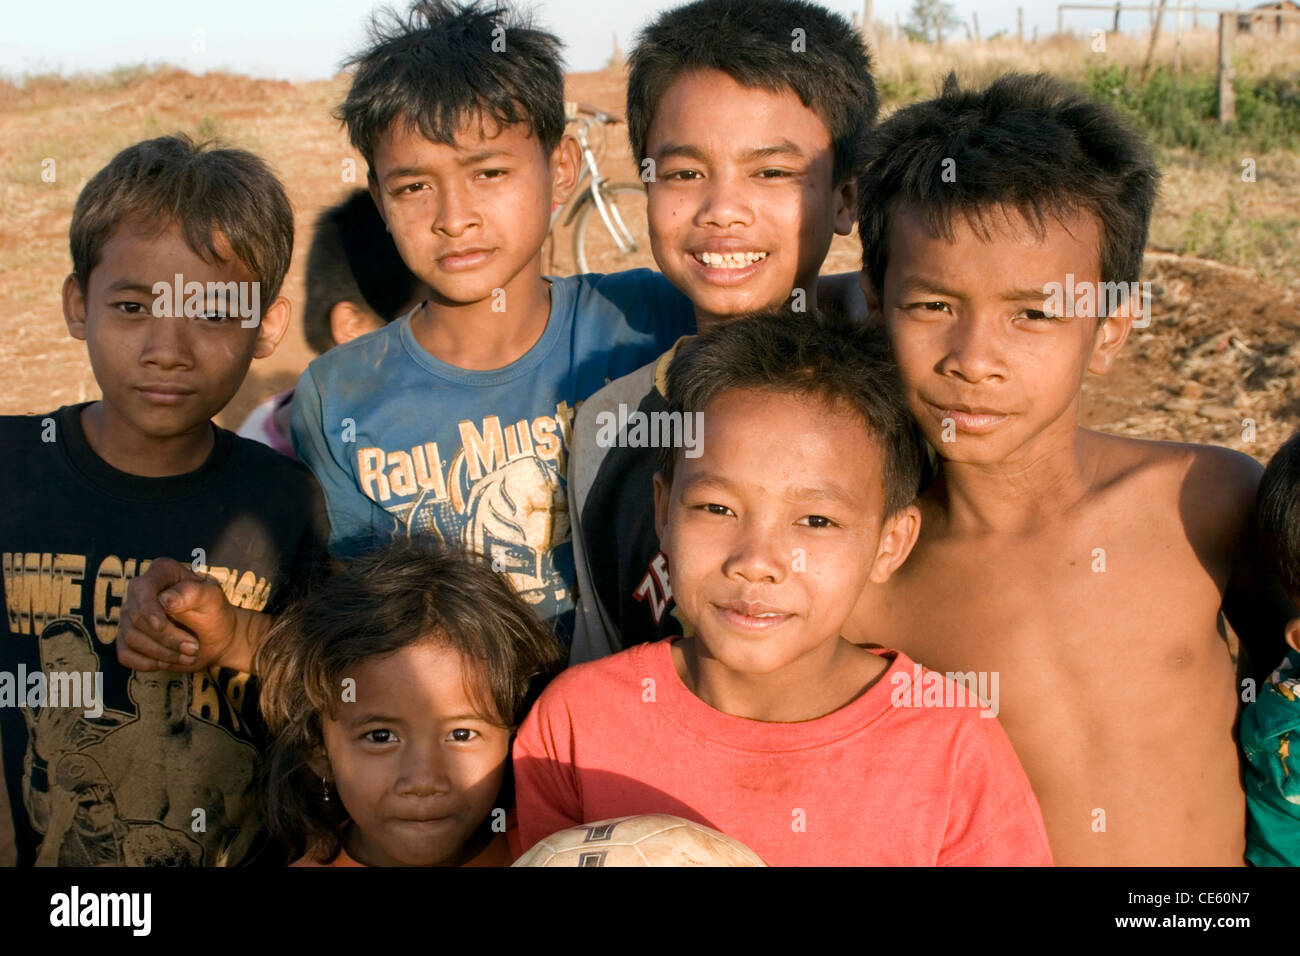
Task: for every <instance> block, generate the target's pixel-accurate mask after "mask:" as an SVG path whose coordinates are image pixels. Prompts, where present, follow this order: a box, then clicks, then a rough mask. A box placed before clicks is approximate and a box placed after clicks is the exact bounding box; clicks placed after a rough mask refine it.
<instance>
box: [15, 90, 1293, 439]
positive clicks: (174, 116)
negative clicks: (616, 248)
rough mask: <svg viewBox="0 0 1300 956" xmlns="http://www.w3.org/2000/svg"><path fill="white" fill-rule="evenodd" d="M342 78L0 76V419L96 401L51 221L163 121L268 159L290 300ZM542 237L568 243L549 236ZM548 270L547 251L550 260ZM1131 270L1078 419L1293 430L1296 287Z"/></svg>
mask: <svg viewBox="0 0 1300 956" xmlns="http://www.w3.org/2000/svg"><path fill="white" fill-rule="evenodd" d="M345 88H346V81H345V79H344V78H341V77H340V78H336V79H334V80H330V81H320V82H314V83H300V84H290V83H287V82H281V81H269V80H255V79H249V78H245V77H235V76H228V75H224V74H209V75H206V76H203V77H196V76H191V75H189V74H187V73H184V72H181V71H177V70H163V71H152V72H151V71H139V70H137V71H122V72H119V73H117V74H110V75H108V76H104V77H99V78H95V79H89V80H87V79H77V80H70V81H69V80H60V79H42V80H35V81H29V82H28V83H27V84H26V85H25V87H23V88H18V87H15V86H12V85H7V84H3V83H0V272H2V273H3V281H2V282H0V363H2V364H3V367H4V368H6V369H7V370H8V374H7V375H5V376H4V377H3V378H0V414H15V413H37V412H45V411H48V410H50V409H52V408H55V407H57V406H59V405H63V404H67V403H71V402H77V401H83V400H87V399H92V398H95V397H97V396H98V390H97V388H96V386H95V382H94V377H93V375H92V373H91V369H90V367H89V363H88V361H87V359H86V355H85V350H84V347H83V345H82V344H81V343H80V342H77V341H75V340H73V339H71V338H70V337H69V336H68V334H67V331H66V329H65V327H64V325H63V322H62V321H61V312H60V305H59V289H60V285H61V283H62V280H63V278H64V276H65V275H66V274H67V272H68V269H69V267H70V260H69V257H68V251H67V227H68V221H69V218H70V216H71V212H72V207H73V204H74V202H75V200H76V197H77V193H78V192H79V190H80V189H81V187H82V186H83V185H84V184H85V182H86V180H87V179H88V178H89V177H90V176H91V175H93V173H94V172H95V171H96V170H97V169H99V168H100V167H101V166H102V165H103V164H104V163H105V162H107V160H108V159H109V158H110V157H111V156H112V155H113V153H114V152H115V151H116V150H118V149H120V148H122V147H124V146H126V145H128V144H129V143H131V142H133V141H136V140H138V139H141V138H144V137H147V136H153V135H160V134H163V133H168V132H172V131H176V130H182V131H185V132H188V133H190V134H192V135H199V136H203V137H208V136H214V135H215V136H217V137H219V138H221V139H223V140H224V141H226V142H228V143H230V144H232V145H237V146H241V147H245V148H248V149H251V150H253V151H255V152H257V153H259V154H260V155H262V156H263V157H265V158H266V159H267V160H268V161H269V162H270V163H271V165H272V166H273V168H275V170H276V171H277V172H278V173H279V175H280V176H281V177H282V179H283V180H284V182H285V183H286V186H287V188H288V191H289V196H290V199H291V200H292V202H293V205H294V209H295V212H296V228H297V243H296V245H297V255H295V258H294V263H293V267H292V269H291V270H290V273H289V276H288V279H287V281H286V283H285V288H284V294H286V295H287V296H288V297H289V299H290V300H291V301H292V302H293V303H294V304H295V307H297V306H300V304H301V303H302V301H303V286H302V282H303V266H304V262H305V250H306V248H307V244H308V241H309V238H310V230H311V224H312V222H313V220H314V218H315V217H316V215H317V214H318V212H319V211H320V210H321V209H322V208H324V207H325V206H327V205H330V204H332V203H334V202H336V201H338V199H339V198H340V197H342V196H343V195H345V194H346V193H347V191H348V190H350V189H352V188H355V185H356V183H355V182H351V181H348V180H347V179H346V170H347V166H348V164H347V161H348V160H352V161H353V162H354V163H355V169H356V178H357V179H358V180H360V179H363V178H364V169H365V167H364V164H363V162H362V161H361V159H360V157H359V156H358V155H357V154H356V153H355V152H353V151H352V149H351V148H350V147H349V146H348V145H347V141H346V137H345V135H344V133H343V132H342V130H341V129H340V127H339V124H338V123H337V122H336V121H335V120H333V119H331V117H330V115H329V112H330V110H331V109H332V107H333V106H334V105H335V104H336V103H337V102H338V101H339V99H340V98H341V96H342V94H343V92H344V90H345ZM568 97H569V98H570V99H574V100H580V101H585V102H589V103H594V104H596V105H599V106H602V107H604V108H607V109H611V110H615V111H619V112H621V108H622V102H623V75H622V73H621V71H616V70H605V71H601V72H598V73H586V74H576V75H573V76H571V77H570V78H569V89H568ZM51 161H52V163H51ZM51 167H52V170H53V172H54V181H53V182H47V181H46V178H43V176H42V173H43V171H46V170H49V169H51ZM602 169H604V170H605V171H606V172H607V173H608V174H609V175H610V176H611V177H612V178H614V179H631V178H634V173H635V167H634V164H633V163H632V161H631V157H630V154H629V152H628V148H627V144H626V137H625V136H624V134H623V132H622V129H621V127H620V128H615V129H614V130H611V132H610V135H609V140H608V149H607V152H606V157H605V159H604V160H603V162H602ZM1179 188H1180V189H1185V188H1187V184H1186V183H1183V182H1180V185H1179ZM1159 224H1160V211H1159V210H1158V211H1157V226H1159ZM557 246H558V248H559V249H560V250H566V249H567V248H568V245H567V240H566V237H565V236H564V235H563V234H561V235H559V236H558V237H557ZM859 255H860V253H859V247H858V242H857V238H856V236H850V237H846V238H837V239H836V242H835V244H834V245H833V247H832V250H831V254H830V256H829V258H828V260H827V264H826V271H828V272H839V271H850V270H855V269H856V268H857V263H858V261H859ZM566 265H567V261H566V259H565V258H564V257H563V256H562V257H561V258H560V259H559V260H557V266H561V267H564V266H566ZM596 267H597V268H598V267H599V266H598V265H597V266H596ZM1144 279H1147V280H1149V281H1150V282H1151V283H1152V290H1153V304H1154V309H1153V317H1152V321H1151V323H1150V326H1149V327H1148V328H1146V329H1144V330H1135V331H1134V333H1133V336H1132V338H1131V339H1130V341H1129V344H1128V345H1127V346H1126V348H1125V353H1124V355H1123V357H1122V358H1121V360H1120V362H1119V363H1118V365H1117V367H1116V368H1115V370H1114V371H1113V372H1112V373H1111V374H1110V375H1109V376H1107V377H1105V378H1090V379H1089V381H1088V382H1087V384H1086V385H1085V389H1084V420H1085V422H1086V423H1087V424H1089V425H1090V426H1093V427H1097V428H1100V429H1102V430H1104V431H1109V432H1114V433H1121V434H1127V435H1134V436H1141V437H1146V438H1158V439H1169V440H1180V441H1196V442H1214V443H1218V444H1224V445H1228V446H1231V447H1233V448H1237V449H1240V450H1243V451H1246V452H1248V453H1250V454H1252V455H1254V456H1255V457H1257V458H1259V459H1261V460H1264V459H1266V458H1267V457H1268V455H1270V454H1271V453H1272V452H1273V451H1274V450H1275V449H1276V448H1277V447H1278V445H1279V444H1281V442H1282V441H1283V440H1284V439H1285V438H1286V436H1287V435H1289V434H1290V433H1291V431H1293V430H1294V429H1295V428H1296V427H1297V426H1298V425H1300V389H1298V388H1297V377H1296V370H1297V367H1298V363H1300V344H1297V343H1298V341H1300V336H1298V334H1297V333H1300V304H1298V303H1297V294H1296V291H1295V290H1296V287H1297V285H1298V283H1296V282H1286V283H1284V284H1270V283H1269V282H1266V281H1264V280H1263V279H1261V278H1260V276H1259V275H1258V274H1257V273H1256V272H1255V271H1254V270H1250V269H1243V268H1239V267H1233V266H1226V265H1223V264H1221V263H1218V262H1214V261H1211V260H1205V259H1197V258H1191V257H1180V256H1177V255H1173V254H1170V253H1167V252H1158V251H1155V250H1154V249H1153V250H1152V251H1151V253H1150V254H1149V255H1148V258H1147V263H1146V272H1145V275H1144ZM310 358H311V353H310V351H309V350H308V349H307V347H306V344H305V343H304V342H303V340H302V335H301V332H300V331H299V330H298V329H297V327H294V328H291V329H290V332H289V334H288V335H287V336H286V338H285V341H284V342H283V343H282V344H281V345H280V347H279V349H278V350H277V351H276V353H275V354H274V355H273V356H271V357H270V358H268V359H265V360H261V361H258V362H255V363H254V365H253V368H252V370H251V371H250V373H249V376H248V378H247V380H246V382H245V384H244V386H243V388H242V389H241V391H240V392H239V394H238V395H237V396H236V398H235V400H234V401H233V402H232V403H231V405H230V406H229V407H228V408H227V409H226V410H225V411H224V412H223V413H222V415H221V416H220V417H219V422H220V423H221V424H223V425H226V426H228V427H233V426H236V425H237V424H238V423H239V422H240V421H241V420H242V419H243V417H244V415H246V414H247V412H248V410H249V409H251V408H252V407H253V406H254V405H255V404H256V403H257V402H258V401H260V400H261V399H262V398H263V397H265V396H266V395H269V394H271V393H272V392H274V391H278V390H280V389H283V388H286V387H288V386H289V385H291V384H292V383H293V382H294V381H295V380H296V378H297V376H298V374H299V373H300V372H301V371H302V369H303V368H304V367H305V365H306V363H307V362H308V361H309V360H310Z"/></svg>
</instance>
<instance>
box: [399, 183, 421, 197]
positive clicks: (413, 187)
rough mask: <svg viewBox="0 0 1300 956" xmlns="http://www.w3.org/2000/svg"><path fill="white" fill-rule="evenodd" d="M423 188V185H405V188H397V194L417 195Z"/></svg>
mask: <svg viewBox="0 0 1300 956" xmlns="http://www.w3.org/2000/svg"><path fill="white" fill-rule="evenodd" d="M423 188H424V183H407V184H406V185H405V186H399V187H398V189H397V192H398V194H399V195H401V194H403V193H418V192H419V191H420V190H421V189H423Z"/></svg>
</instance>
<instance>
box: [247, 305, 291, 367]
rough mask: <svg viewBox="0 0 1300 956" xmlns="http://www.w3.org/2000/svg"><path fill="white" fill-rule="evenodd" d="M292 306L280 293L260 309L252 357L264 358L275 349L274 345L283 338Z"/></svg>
mask: <svg viewBox="0 0 1300 956" xmlns="http://www.w3.org/2000/svg"><path fill="white" fill-rule="evenodd" d="M292 314H293V306H291V305H290V304H289V300H288V299H286V298H285V297H284V296H282V295H277V296H276V297H275V301H274V302H272V303H271V304H270V305H268V306H267V307H266V308H265V309H263V310H262V321H261V322H259V323H258V325H257V344H256V345H255V346H253V358H266V357H267V356H268V355H270V354H271V353H272V352H274V351H275V347H276V346H277V345H279V344H280V340H281V339H282V338H284V333H285V332H286V331H287V330H288V328H289V317H290V316H291V315H292Z"/></svg>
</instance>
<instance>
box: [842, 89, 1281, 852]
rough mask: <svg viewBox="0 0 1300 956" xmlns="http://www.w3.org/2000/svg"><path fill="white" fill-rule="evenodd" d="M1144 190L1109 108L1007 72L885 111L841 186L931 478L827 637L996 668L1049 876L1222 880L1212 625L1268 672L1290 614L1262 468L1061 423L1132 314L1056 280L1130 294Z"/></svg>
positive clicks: (1144, 219)
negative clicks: (854, 215) (934, 470)
mask: <svg viewBox="0 0 1300 956" xmlns="http://www.w3.org/2000/svg"><path fill="white" fill-rule="evenodd" d="M1157 178H1158V174H1157V172H1156V169H1155V167H1154V165H1153V164H1152V162H1151V159H1150V154H1149V151H1148V149H1147V147H1146V146H1145V144H1144V143H1142V141H1141V140H1140V139H1139V138H1138V137H1137V135H1136V134H1134V133H1133V132H1131V131H1130V130H1129V129H1128V127H1127V126H1125V125H1124V124H1123V123H1122V122H1121V121H1120V120H1119V118H1118V117H1117V116H1116V115H1115V114H1114V113H1113V112H1112V111H1111V110H1110V109H1108V108H1106V107H1104V106H1101V105H1099V104H1096V103H1094V102H1091V101H1089V100H1087V99H1086V98H1084V97H1083V96H1081V95H1080V94H1078V93H1076V92H1074V91H1073V90H1071V89H1069V88H1068V87H1066V86H1064V85H1063V84H1061V83H1060V82H1059V81H1056V80H1054V79H1051V78H1049V77H1046V76H1041V75H1040V76H1023V75H1012V76H1006V77H1003V78H1001V79H999V80H997V81H995V82H994V83H993V84H992V85H991V86H990V87H988V88H987V89H986V90H983V91H980V92H974V93H966V92H961V91H959V90H958V89H957V88H956V84H955V82H952V81H950V82H949V83H948V84H946V85H945V89H944V92H943V95H942V96H940V97H938V98H937V99H934V100H930V101H927V102H924V103H920V104H917V105H915V106H911V107H908V108H906V109H903V110H900V111H899V112H898V113H896V114H894V115H893V116H892V117H890V119H889V120H888V121H887V122H885V123H883V124H882V125H881V126H880V127H879V128H878V130H877V136H876V138H875V140H874V141H873V144H872V147H871V156H870V160H869V163H868V164H867V166H866V170H865V172H864V173H863V175H862V176H861V177H860V179H859V193H860V196H861V211H860V221H859V232H860V234H861V236H862V241H863V250H864V270H863V283H864V287H865V291H866V293H867V298H868V301H869V302H870V303H871V307H872V309H873V311H876V310H878V311H879V314H880V315H881V316H883V320H884V322H885V323H886V325H887V326H888V329H889V333H890V335H891V337H892V340H893V343H894V348H895V352H896V354H897V356H898V361H899V365H900V368H901V370H902V377H903V382H904V388H905V390H906V395H907V402H908V405H909V407H910V408H911V410H912V413H913V415H914V416H915V418H916V420H917V421H918V423H919V424H920V427H921V430H922V432H923V433H924V435H925V437H926V439H927V440H928V441H929V442H930V444H931V445H932V446H933V447H934V448H935V450H936V451H937V453H938V457H939V466H938V475H937V478H936V479H935V481H934V482H933V483H932V484H931V485H930V486H929V487H928V488H927V489H926V490H925V491H924V492H923V493H922V495H921V496H920V498H919V499H918V502H917V504H918V506H919V508H920V511H921V516H922V521H921V532H920V537H919V540H918V542H917V545H916V549H915V552H914V553H913V555H912V557H911V559H910V560H909V561H908V563H907V564H906V565H905V566H904V567H902V568H901V569H899V571H898V573H897V574H895V575H894V576H893V577H892V578H891V579H890V580H889V581H888V582H882V583H880V584H873V585H869V586H868V588H867V591H866V592H865V593H864V594H863V596H862V599H861V602H860V604H859V606H858V608H857V609H856V610H855V612H854V614H853V616H852V617H851V618H850V620H849V623H848V624H847V625H846V627H845V634H846V636H848V637H850V638H851V639H853V640H856V641H859V642H875V643H889V644H890V645H891V646H899V647H900V648H901V649H902V650H904V651H906V652H907V653H908V654H910V655H912V656H913V657H915V658H916V659H917V660H920V661H923V662H924V663H925V664H927V665H928V666H930V667H933V668H935V669H936V670H943V671H958V672H966V671H971V670H974V671H988V672H996V673H998V674H999V675H1000V678H1001V680H1000V686H1001V702H1000V703H1001V709H1000V712H999V719H1000V720H1001V721H1002V722H1003V723H1004V724H1005V726H1006V731H1007V734H1008V736H1009V737H1010V738H1011V741H1012V743H1013V744H1014V745H1015V747H1016V751H1017V753H1018V754H1019V756H1020V759H1021V760H1022V761H1023V763H1024V766H1025V770H1026V772H1027V773H1028V775H1029V779H1030V781H1031V782H1032V783H1033V786H1034V791H1035V793H1037V795H1038V799H1039V801H1040V803H1041V805H1042V808H1043V816H1044V819H1045V821H1046V824H1047V831H1048V834H1049V836H1050V838H1051V841H1052V849H1053V854H1054V855H1055V857H1056V860H1057V862H1058V863H1061V864H1069V865H1092V864H1105V865H1234V864H1236V865H1240V864H1241V862H1242V853H1243V850H1244V845H1245V802H1244V798H1243V795H1242V786H1241V782H1240V778H1239V767H1238V759H1237V752H1236V747H1235V745H1234V740H1233V724H1234V720H1235V717H1236V713H1237V709H1238V705H1239V700H1238V696H1237V691H1236V685H1235V680H1234V674H1233V664H1232V660H1231V658H1230V656H1229V653H1228V649H1227V647H1226V646H1225V642H1224V639H1223V631H1222V624H1221V617H1220V615H1221V614H1222V615H1224V616H1226V618H1227V620H1228V621H1229V622H1230V623H1231V624H1232V626H1233V628H1234V629H1235V630H1236V632H1237V634H1238V635H1239V636H1240V638H1241V642H1242V645H1243V647H1244V649H1245V650H1246V651H1247V652H1248V653H1249V657H1250V659H1251V660H1252V661H1254V662H1255V664H1257V665H1260V666H1263V667H1265V668H1267V667H1268V666H1270V665H1272V664H1273V663H1274V662H1275V661H1277V660H1278V659H1280V658H1281V656H1282V650H1283V648H1282V644H1281V635H1282V633H1283V626H1284V623H1285V621H1286V620H1287V619H1288V618H1289V617H1294V616H1295V612H1294V610H1293V609H1291V608H1290V605H1289V603H1288V602H1287V601H1286V600H1285V597H1284V596H1283V595H1282V594H1281V593H1280V591H1279V590H1278V589H1277V588H1276V587H1275V585H1273V584H1272V583H1271V579H1270V578H1269V576H1268V575H1267V574H1266V573H1265V572H1263V571H1262V570H1261V568H1260V567H1259V557H1258V555H1257V553H1256V549H1255V548H1254V547H1253V536H1254V532H1253V510H1254V509H1253V503H1254V495H1255V489H1256V487H1257V485H1258V482H1259V475H1260V467H1259V466H1258V465H1257V464H1256V463H1255V462H1254V461H1252V460H1251V459H1249V458H1247V457H1246V456H1244V455H1240V454H1237V453H1236V452H1232V451H1228V450H1226V449H1222V448H1214V447H1208V446H1193V445H1175V444H1166V443H1159V442H1148V441H1137V440H1133V439H1128V438H1120V437H1114V436H1110V435H1103V434H1100V433H1097V432H1092V431H1088V430H1085V429H1082V428H1080V427H1079V396H1080V387H1081V385H1082V382H1083V379H1084V375H1085V374H1086V373H1088V372H1092V373H1094V374H1104V373H1105V372H1107V371H1108V370H1109V369H1110V368H1111V366H1112V364H1113V363H1114V361H1115V359H1116V357H1117V355H1118V354H1119V351H1120V348H1121V347H1122V346H1123V344H1124V341H1125V339H1126V338H1127V337H1128V335H1129V332H1130V328H1131V327H1132V322H1133V314H1132V313H1133V312H1134V311H1135V310H1134V309H1133V308H1131V306H1129V307H1121V308H1118V309H1115V310H1113V311H1111V312H1109V313H1108V314H1107V313H1106V312H1104V311H1098V310H1096V309H1095V308H1093V307H1092V306H1090V305H1089V304H1088V303H1087V300H1086V299H1083V298H1082V297H1081V298H1080V299H1079V300H1077V301H1076V302H1075V303H1074V305H1075V306H1076V307H1075V308H1067V309H1065V310H1064V314H1062V313H1061V311H1060V310H1058V311H1057V312H1053V311H1052V309H1051V308H1050V305H1049V303H1048V299H1049V297H1050V296H1049V290H1050V289H1051V288H1052V287H1053V285H1054V284H1059V285H1057V286H1056V287H1058V288H1059V287H1064V286H1065V285H1066V284H1067V283H1072V284H1073V287H1074V288H1075V289H1079V288H1082V287H1091V288H1093V289H1094V290H1098V289H1100V288H1101V284H1102V283H1115V282H1123V283H1129V282H1134V281H1136V280H1137V279H1138V277H1139V271H1140V269H1141V266H1142V252H1143V249H1144V246H1145V241H1146V234H1147V226H1148V223H1149V220H1150V215H1151V209H1152V205H1153V202H1154V199H1155V190H1156V183H1157ZM1097 298H1098V297H1097V296H1096V295H1093V296H1092V299H1093V303H1092V305H1095V301H1096V299H1097Z"/></svg>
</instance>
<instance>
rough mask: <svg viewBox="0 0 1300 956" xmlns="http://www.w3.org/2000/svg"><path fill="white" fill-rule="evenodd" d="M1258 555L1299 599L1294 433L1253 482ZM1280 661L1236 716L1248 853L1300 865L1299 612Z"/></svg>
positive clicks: (1299, 486) (1299, 475)
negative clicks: (1260, 546)
mask: <svg viewBox="0 0 1300 956" xmlns="http://www.w3.org/2000/svg"><path fill="white" fill-rule="evenodd" d="M1257 514H1258V522H1259V533H1260V538H1261V540H1262V543H1263V546H1264V553H1265V555H1266V556H1267V558H1268V560H1269V561H1270V562H1271V563H1272V565H1273V570H1274V571H1275V572H1276V573H1277V576H1278V580H1279V581H1281V582H1282V585H1283V587H1285V588H1286V592H1287V594H1288V595H1289V596H1290V598H1291V600H1292V601H1294V602H1295V603H1297V604H1300V432H1296V434H1294V435H1292V436H1291V438H1290V439H1289V440H1288V441H1287V443H1286V444H1285V445H1283V446H1282V447H1281V448H1280V449H1278V452H1277V454H1276V455H1274V456H1273V460H1272V461H1270V462H1269V463H1268V467H1267V468H1265V469H1264V476H1263V477H1262V478H1261V479H1260V483H1259V507H1258V511H1257ZM1286 642H1287V644H1289V645H1290V648H1291V649H1290V650H1289V651H1287V655H1286V657H1285V659H1283V661H1282V663H1281V664H1280V665H1279V666H1278V669H1277V670H1276V671H1275V672H1274V673H1273V675H1272V676H1271V677H1270V678H1269V679H1268V681H1267V682H1266V683H1265V684H1264V686H1263V688H1261V690H1260V692H1259V697H1258V698H1257V699H1256V700H1255V701H1254V702H1252V703H1248V704H1247V705H1246V708H1245V710H1244V711H1243V712H1242V715H1241V749H1242V751H1243V752H1244V753H1245V755H1246V764H1245V772H1244V777H1245V783H1246V810H1247V812H1248V817H1247V821H1246V859H1247V860H1249V861H1250V862H1251V863H1253V864H1255V865H1256V866H1300V747H1297V745H1300V618H1296V619H1294V620H1292V621H1290V622H1288V623H1287V626H1286Z"/></svg>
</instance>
